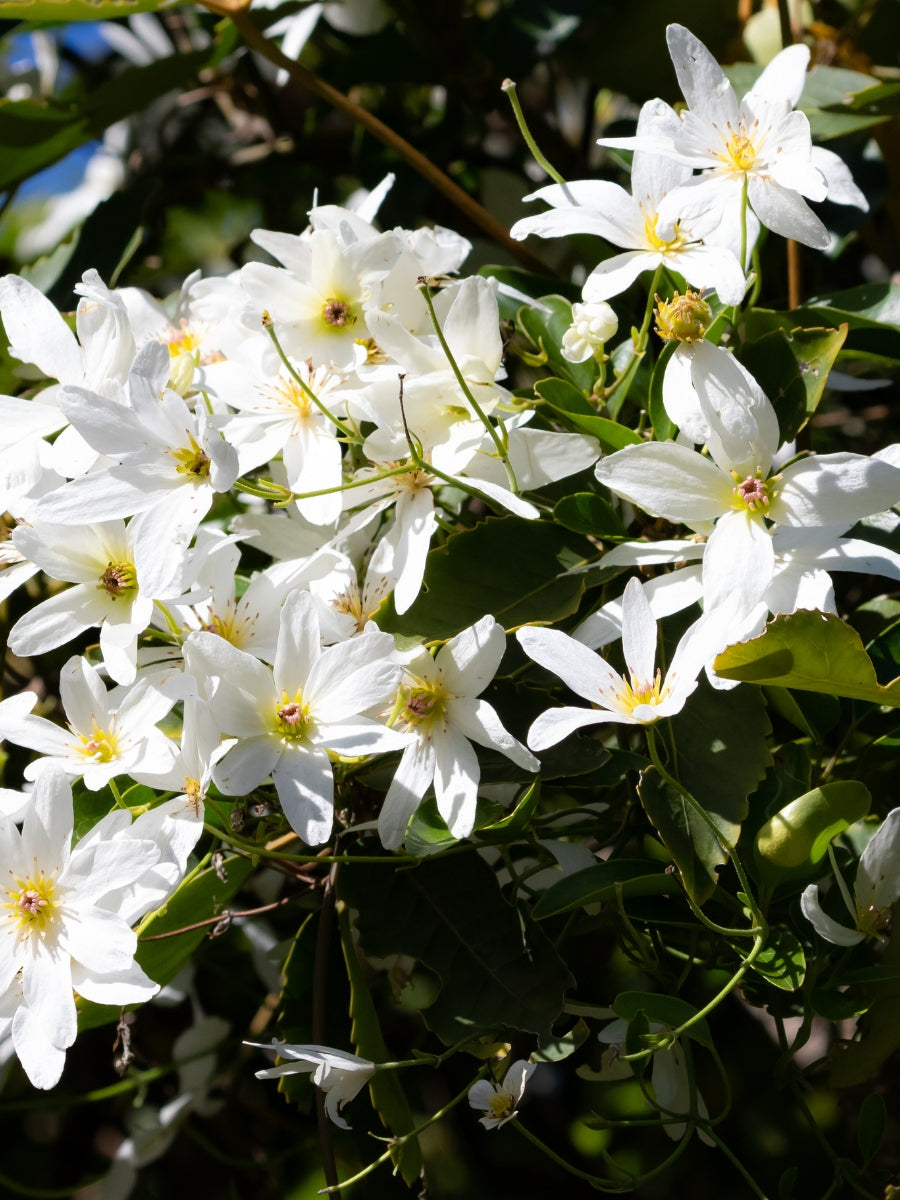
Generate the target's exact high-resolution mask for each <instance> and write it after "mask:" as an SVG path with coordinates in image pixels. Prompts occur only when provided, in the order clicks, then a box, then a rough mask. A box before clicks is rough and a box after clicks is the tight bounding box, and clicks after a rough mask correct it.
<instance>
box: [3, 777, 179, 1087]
mask: <svg viewBox="0 0 900 1200" xmlns="http://www.w3.org/2000/svg"><path fill="white" fill-rule="evenodd" d="M117 811H118V810H117ZM122 817H124V818H125V819H126V820H127V822H128V825H129V829H127V830H122V829H121V828H119V826H120V825H121V820H122ZM110 818H112V820H111V819H110ZM130 825H131V822H130V816H129V814H128V813H121V815H117V813H112V814H110V817H104V818H103V819H102V820H101V821H99V822H98V824H97V825H95V826H94V828H93V830H92V831H91V833H90V834H89V835H88V836H87V837H85V838H83V839H82V840H81V841H80V842H78V844H77V845H76V846H75V847H74V848H73V847H72V844H71V843H72V832H73V811H72V793H71V789H70V787H69V784H68V783H67V781H66V779H65V776H64V775H63V773H62V772H61V771H59V770H58V769H55V768H53V767H52V766H45V767H44V769H43V770H42V771H41V772H40V773H39V775H38V778H37V781H36V783H35V787H34V793H33V797H32V804H31V805H30V807H29V809H28V811H27V812H26V814H25V822H24V825H23V827H22V831H21V833H20V832H19V831H18V830H17V829H16V827H15V826H14V825H13V824H12V822H10V821H8V820H4V819H0V861H2V862H3V863H4V872H3V878H2V881H0V994H2V993H6V992H7V991H8V990H9V989H11V988H14V987H17V976H19V973H20V972H21V977H20V978H21V988H22V993H21V1001H20V1002H19V1003H18V1004H17V1006H16V1009H15V1013H14V1015H13V1019H12V1039H13V1045H14V1047H15V1050H16V1053H17V1054H18V1056H19V1059H20V1060H21V1062H22V1065H23V1067H24V1068H25V1072H26V1074H27V1075H28V1077H29V1079H30V1080H31V1082H32V1083H33V1084H34V1085H35V1087H39V1088H51V1087H53V1085H54V1084H55V1083H56V1082H57V1080H58V1079H59V1077H60V1075H61V1074H62V1069H63V1064H64V1061H65V1052H66V1049H67V1048H68V1047H69V1046H71V1045H72V1043H73V1041H74V1040H75V1033H76V1011H75V1001H74V997H73V995H72V991H73V988H74V990H75V991H77V992H78V993H79V994H80V995H82V996H84V997H85V999H88V1000H95V1001H97V1002H98V1003H101V1004H109V1003H113V1004H131V1003H135V1002H140V1001H142V1000H147V999H149V997H150V996H152V995H153V994H154V993H155V992H156V991H157V990H158V985H157V984H155V983H154V982H153V981H152V980H150V979H148V978H147V976H146V975H145V974H144V972H143V971H142V970H141V968H140V967H139V966H138V965H137V964H136V963H135V961H134V954H135V950H136V949H137V938H136V936H135V934H134V932H133V931H132V929H131V928H130V923H129V920H128V919H127V918H126V917H124V916H123V915H122V911H121V907H120V905H119V904H112V905H111V904H110V896H111V895H112V894H118V895H119V896H121V897H122V898H123V899H124V900H125V901H126V902H130V900H131V892H130V889H131V887H132V885H134V883H135V881H136V880H140V879H142V877H143V876H144V874H145V872H146V871H147V869H148V867H152V866H153V864H154V863H155V861H156V860H157V859H159V857H160V855H161V850H160V847H159V845H158V844H157V843H156V842H155V841H153V840H149V839H141V838H139V837H135V836H134V835H133V834H132V832H131V828H130ZM164 895H165V893H164V892H162V893H160V892H157V894H156V902H157V903H159V902H161V900H162V899H163V897H164ZM129 915H130V914H129Z"/></svg>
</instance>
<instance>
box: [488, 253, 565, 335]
mask: <svg viewBox="0 0 900 1200" xmlns="http://www.w3.org/2000/svg"><path fill="white" fill-rule="evenodd" d="M478 274H479V275H483V276H484V277H485V279H497V280H499V282H500V283H504V284H506V285H507V286H508V287H510V288H514V289H515V290H516V291H517V292H522V293H524V295H526V296H532V297H534V299H535V300H537V298H538V296H541V295H543V294H544V293H545V292H546V291H547V288H548V287H561V286H562V285H561V284H560V282H559V280H554V279H551V278H549V277H548V276H547V275H536V274H535V273H534V272H533V271H526V270H525V269H524V268H523V267H498V266H494V265H492V264H487V265H486V266H483V267H479V268H478ZM580 296H581V289H580V288H577V287H574V286H573V287H572V289H571V299H572V300H578V299H579V298H580ZM497 303H498V304H499V306H500V317H501V319H502V320H504V321H514V320H515V319H516V316H517V315H518V313H519V311H520V310H521V308H522V299H521V297H519V298H518V299H517V298H516V297H515V296H510V295H509V294H508V293H507V292H505V291H504V290H503V289H502V288H501V289H500V290H499V291H498V292H497Z"/></svg>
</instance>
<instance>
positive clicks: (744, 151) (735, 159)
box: [716, 125, 757, 174]
mask: <svg viewBox="0 0 900 1200" xmlns="http://www.w3.org/2000/svg"><path fill="white" fill-rule="evenodd" d="M756 156H757V149H756V147H755V146H754V144H753V142H752V140H751V139H750V138H749V137H747V135H746V133H745V132H744V128H743V125H742V126H741V132H740V133H735V132H734V130H732V131H731V137H730V138H729V139H728V141H727V142H726V143H725V148H724V150H723V151H722V153H721V154H718V155H717V156H716V157H717V158H718V159H720V161H721V162H723V163H724V164H725V166H726V167H729V168H730V169H731V170H732V171H733V172H734V173H735V174H744V172H746V171H752V170H753V167H754V165H755V163H756Z"/></svg>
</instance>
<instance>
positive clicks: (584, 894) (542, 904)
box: [532, 858, 679, 921]
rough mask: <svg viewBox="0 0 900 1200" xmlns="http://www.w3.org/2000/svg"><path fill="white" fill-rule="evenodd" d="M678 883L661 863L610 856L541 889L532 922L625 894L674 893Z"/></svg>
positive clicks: (654, 894)
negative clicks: (541, 893) (544, 889)
mask: <svg viewBox="0 0 900 1200" xmlns="http://www.w3.org/2000/svg"><path fill="white" fill-rule="evenodd" d="M678 890H679V885H678V883H677V882H676V881H675V880H674V879H673V878H672V876H671V875H667V874H666V871H665V869H664V867H663V866H662V864H661V863H653V862H647V861H645V860H644V859H638V858H613V859H610V860H609V861H608V862H598V863H595V864H594V865H593V866H592V867H585V868H584V869H583V870H581V871H575V872H573V873H572V874H571V875H566V876H565V878H563V879H560V881H559V882H558V883H554V884H553V886H552V887H550V888H548V889H547V891H546V892H544V894H543V896H541V898H540V899H539V900H538V902H537V904H536V905H535V906H534V910H533V913H532V915H533V916H534V919H535V920H536V921H543V920H546V918H547V917H555V916H556V915H557V914H558V913H564V912H569V910H570V909H573V908H583V907H584V906H585V905H587V904H597V903H599V902H601V901H603V900H612V899H615V897H616V895H617V893H619V892H621V894H622V896H623V897H628V896H659V895H664V894H667V893H668V894H671V893H673V892H678Z"/></svg>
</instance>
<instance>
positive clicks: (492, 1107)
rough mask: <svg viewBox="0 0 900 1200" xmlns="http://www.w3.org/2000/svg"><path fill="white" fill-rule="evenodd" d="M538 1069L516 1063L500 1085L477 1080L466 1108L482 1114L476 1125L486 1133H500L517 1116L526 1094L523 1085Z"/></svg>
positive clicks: (525, 1063)
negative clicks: (491, 1130) (476, 1110)
mask: <svg viewBox="0 0 900 1200" xmlns="http://www.w3.org/2000/svg"><path fill="white" fill-rule="evenodd" d="M536 1066H537V1064H536V1063H532V1062H526V1061H525V1060H524V1059H521V1058H520V1059H519V1060H518V1061H517V1062H514V1063H513V1064H512V1065H511V1066H510V1068H509V1070H508V1071H507V1072H506V1074H505V1075H504V1077H503V1082H502V1083H491V1082H490V1080H488V1079H479V1080H477V1081H476V1082H475V1083H473V1084H472V1086H471V1087H470V1088H469V1104H470V1105H471V1107H472V1108H475V1109H478V1110H479V1111H481V1112H483V1113H484V1116H483V1117H479V1118H478V1120H479V1123H480V1124H481V1125H483V1126H484V1127H485V1129H499V1128H500V1126H501V1125H505V1124H506V1122H507V1121H512V1120H513V1119H514V1118H515V1117H517V1116H518V1115H519V1113H518V1108H517V1105H518V1104H519V1103H520V1102H521V1099H522V1097H523V1096H524V1094H525V1085H526V1083H527V1082H528V1080H529V1079H530V1078H531V1075H532V1073H533V1071H534V1069H535V1067H536Z"/></svg>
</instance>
